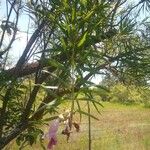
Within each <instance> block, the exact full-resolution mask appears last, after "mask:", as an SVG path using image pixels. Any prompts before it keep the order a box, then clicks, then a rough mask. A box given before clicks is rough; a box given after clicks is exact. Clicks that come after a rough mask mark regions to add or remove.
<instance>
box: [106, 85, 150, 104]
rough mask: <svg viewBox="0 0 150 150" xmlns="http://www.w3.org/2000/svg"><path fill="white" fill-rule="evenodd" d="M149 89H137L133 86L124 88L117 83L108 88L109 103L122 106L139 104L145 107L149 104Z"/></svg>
mask: <svg viewBox="0 0 150 150" xmlns="http://www.w3.org/2000/svg"><path fill="white" fill-rule="evenodd" d="M149 92H150V90H149V89H145V88H144V87H137V86H135V85H130V86H125V85H123V84H121V83H118V84H116V85H114V86H112V87H110V95H109V96H110V101H112V102H119V103H123V104H133V103H134V104H140V103H143V104H144V105H145V106H146V105H147V106H148V104H149V101H150V99H149V94H148V93H149Z"/></svg>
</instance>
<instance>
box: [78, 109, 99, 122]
mask: <svg viewBox="0 0 150 150" xmlns="http://www.w3.org/2000/svg"><path fill="white" fill-rule="evenodd" d="M77 112H79V113H81V114H83V115H86V116H90V117H91V118H93V119H95V120H99V119H98V118H97V117H95V116H93V115H91V114H89V113H88V112H85V111H82V110H77Z"/></svg>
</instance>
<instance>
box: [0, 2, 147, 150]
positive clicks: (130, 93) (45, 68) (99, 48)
mask: <svg viewBox="0 0 150 150" xmlns="http://www.w3.org/2000/svg"><path fill="white" fill-rule="evenodd" d="M124 3H125V1H122V0H121V1H117V2H116V1H112V2H111V1H104V0H101V1H98V0H97V1H96V0H80V1H77V0H72V1H71V0H57V1H56V0H51V1H48V0H31V1H29V2H28V3H27V5H26V3H25V2H24V1H22V0H17V1H14V2H13V3H9V2H7V3H6V4H7V5H9V6H10V7H7V9H9V10H7V15H6V16H7V21H2V25H1V29H2V35H1V36H0V52H2V53H0V57H1V56H4V57H5V58H4V59H3V61H4V62H3V64H4V65H2V68H1V69H0V92H1V97H0V106H1V108H0V143H2V144H0V149H2V148H3V147H4V146H5V145H6V144H7V143H9V142H10V141H11V140H12V139H14V138H15V137H16V136H18V135H20V136H19V137H18V144H20V143H21V142H23V143H26V141H28V142H29V144H31V145H32V144H33V143H34V142H35V141H36V139H37V137H38V135H39V134H40V133H41V130H39V129H38V127H37V128H36V125H37V124H38V121H39V120H40V121H41V122H42V121H43V122H44V119H45V117H46V115H47V114H50V115H51V116H50V119H49V120H51V119H52V118H55V116H53V115H58V114H55V113H57V112H58V111H57V109H59V108H60V107H59V106H61V104H62V103H63V102H64V101H65V100H68V99H69V101H70V102H71V113H72V114H73V113H74V112H76V111H77V112H79V113H80V115H82V114H84V115H86V116H88V118H89V124H90V123H91V122H90V117H92V118H95V119H96V117H95V116H94V115H93V114H91V112H90V106H91V105H90V104H92V106H93V107H94V108H95V109H96V110H97V112H99V109H98V108H99V106H102V105H101V103H100V101H99V100H95V99H94V96H93V95H92V90H90V88H89V87H90V86H92V85H93V83H92V82H91V81H90V79H91V78H92V77H93V76H95V75H96V74H101V73H102V74H111V75H112V76H114V77H115V78H117V79H118V80H119V81H120V80H122V81H124V80H125V81H127V83H130V81H132V80H133V81H134V83H136V82H135V81H138V80H137V79H139V81H140V82H142V83H143V84H146V83H147V82H146V81H148V80H149V60H150V59H149V58H150V55H149V54H150V53H148V51H149V46H150V45H149V44H148V42H147V41H148V38H142V36H141V35H142V34H139V31H138V30H137V27H138V26H140V24H139V23H138V22H137V21H136V15H135V16H134V15H133V16H132V11H133V10H134V9H135V8H137V9H138V8H139V6H140V5H142V6H143V3H144V4H145V1H140V2H139V3H138V4H134V6H132V7H129V5H128V3H125V4H124ZM147 3H148V2H147ZM147 3H146V4H147ZM148 4H149V3H148ZM24 6H25V7H24ZM20 9H21V10H22V11H23V13H26V10H27V9H28V12H29V17H30V18H31V20H32V22H31V23H32V24H34V28H35V31H34V33H33V34H32V36H31V38H30V39H29V41H28V43H27V45H26V48H25V50H24V51H23V53H22V56H21V57H20V59H19V60H18V62H17V63H16V65H15V66H14V67H12V68H11V69H8V70H6V62H7V61H8V54H9V53H8V52H9V50H11V45H12V43H13V42H14V41H15V39H16V38H15V37H16V34H17V33H16V32H17V26H18V19H19V15H20V14H21V13H20ZM24 9H25V11H24ZM120 9H122V10H121V11H120ZM139 11H140V10H139ZM139 11H138V12H139ZM12 12H13V13H15V15H12ZM8 14H9V15H8ZM10 16H15V18H14V20H15V21H16V23H15V24H12V22H10V20H11V19H10ZM20 18H21V17H20ZM29 25H30V22H29ZM14 27H15V29H14ZM28 32H29V29H28V30H27V33H28ZM141 32H142V33H143V32H144V33H145V31H141ZM6 33H8V34H10V35H12V38H11V40H10V43H9V44H8V45H7V46H6V45H5V38H6ZM6 52H7V54H6V56H5V55H4V54H5V53H6ZM30 58H33V59H34V58H37V59H38V60H37V59H34V61H33V62H32V63H30V62H31V59H30ZM35 61H36V62H35ZM143 68H144V69H143ZM28 80H29V82H26V81H28ZM51 87H57V88H51ZM107 88H108V87H107ZM109 91H110V94H109ZM95 92H99V94H100V96H101V98H102V100H107V99H110V100H112V101H117V102H121V103H133V102H134V103H139V102H141V101H142V98H141V95H139V93H138V90H137V89H135V86H131V87H128V88H127V87H125V86H124V85H122V84H118V85H116V86H113V87H111V88H110V87H109V90H105V89H104V88H102V87H101V89H99V90H98V91H95ZM80 93H83V95H84V97H83V98H84V100H85V101H86V102H87V105H88V111H87V112H86V111H84V110H82V108H81V103H82V101H83V98H79V99H78V95H79V94H80ZM75 102H76V103H77V106H78V108H77V110H76V109H75V107H74V105H75ZM47 120H48V119H47ZM31 121H33V124H32V127H31V126H30V122H31ZM20 124H21V125H22V126H21V127H20V126H19V125H20ZM24 126H25V127H24ZM22 128H23V129H22ZM16 130H17V131H18V133H15V131H16ZM24 130H26V131H24ZM89 135H90V125H89ZM8 137H9V138H8ZM89 139H90V138H89ZM89 143H90V140H89ZM89 150H90V146H89Z"/></svg>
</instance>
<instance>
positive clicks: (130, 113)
mask: <svg viewBox="0 0 150 150" xmlns="http://www.w3.org/2000/svg"><path fill="white" fill-rule="evenodd" d="M103 105H104V108H100V112H101V115H100V114H98V113H96V112H95V111H94V110H93V109H92V113H93V114H94V115H95V116H96V117H98V118H99V121H97V120H94V119H92V120H91V121H92V150H150V109H148V108H144V107H143V106H140V105H129V106H126V105H122V104H117V103H108V102H105V103H103ZM77 120H78V119H76V121H77ZM80 126H81V129H80V132H79V133H76V132H75V131H74V132H73V133H72V135H71V138H70V140H69V142H68V143H67V141H66V138H65V136H64V135H62V134H61V128H62V126H61V127H60V130H59V132H58V144H57V146H56V147H55V148H54V150H88V120H87V119H86V116H84V117H83V118H82V122H81V123H80ZM45 130H48V128H45ZM44 144H47V141H46V140H45V141H44ZM9 149H10V150H17V149H18V148H17V146H16V145H15V144H14V146H9ZM25 150H42V148H40V144H39V143H38V142H37V144H35V145H33V146H32V147H30V148H29V147H27V148H25Z"/></svg>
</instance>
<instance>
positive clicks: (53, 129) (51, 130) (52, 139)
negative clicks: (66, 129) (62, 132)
mask: <svg viewBox="0 0 150 150" xmlns="http://www.w3.org/2000/svg"><path fill="white" fill-rule="evenodd" d="M59 123H60V120H59V119H55V120H54V121H53V122H52V124H51V125H50V128H49V131H48V133H47V134H46V135H44V137H48V138H49V143H48V145H47V149H52V148H53V146H54V145H56V144H57V138H56V133H57V131H58V127H59Z"/></svg>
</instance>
